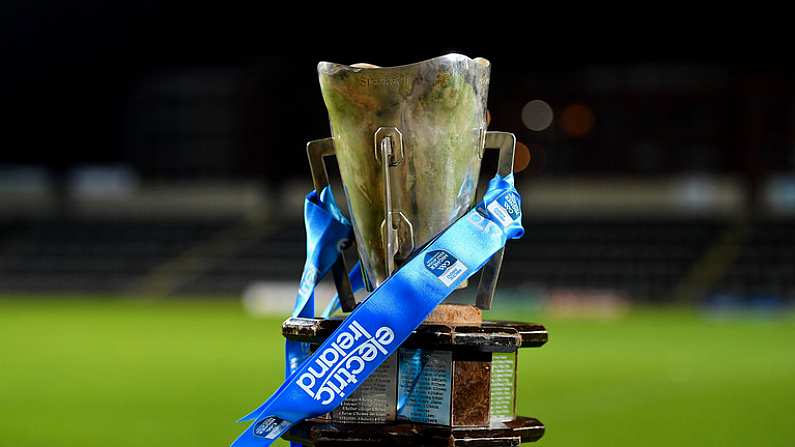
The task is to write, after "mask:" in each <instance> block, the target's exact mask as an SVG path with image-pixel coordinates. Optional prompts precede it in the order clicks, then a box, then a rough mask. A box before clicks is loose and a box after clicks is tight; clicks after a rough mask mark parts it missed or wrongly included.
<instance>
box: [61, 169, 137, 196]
mask: <svg viewBox="0 0 795 447" xmlns="http://www.w3.org/2000/svg"><path fill="white" fill-rule="evenodd" d="M69 186H70V189H71V191H72V192H73V193H74V194H75V195H76V196H78V197H82V198H94V199H98V198H105V199H109V198H125V197H128V196H130V195H131V194H132V193H133V192H134V191H135V189H136V188H137V187H138V177H137V176H136V174H135V173H134V172H133V171H132V169H130V168H129V167H127V166H81V167H78V168H75V169H74V170H72V172H71V173H70V175H69Z"/></svg>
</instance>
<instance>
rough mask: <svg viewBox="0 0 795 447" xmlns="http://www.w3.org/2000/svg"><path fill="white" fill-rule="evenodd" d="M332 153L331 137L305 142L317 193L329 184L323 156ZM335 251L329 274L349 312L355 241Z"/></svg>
mask: <svg viewBox="0 0 795 447" xmlns="http://www.w3.org/2000/svg"><path fill="white" fill-rule="evenodd" d="M334 154H335V150H334V139H333V138H323V139H322V140H313V141H310V142H308V143H307V144H306V155H307V156H308V157H309V168H310V170H311V171H312V183H313V184H314V186H315V191H317V193H318V194H319V193H320V191H322V190H323V188H325V187H326V186H328V185H329V180H328V171H326V162H325V160H324V157H328V156H330V155H334ZM337 251H339V256H338V257H337V261H336V262H335V263H334V265H333V266H332V268H331V274H332V276H333V277H334V285H335V286H336V288H337V294H338V295H339V298H340V306H341V307H342V310H343V311H345V312H350V311H352V310H353V308H354V307H356V298H355V297H354V295H353V287H351V281H350V279H349V278H348V272H350V271H351V269H353V264H355V262H356V261H355V259H354V257H353V256H352V255H351V253H352V252H355V251H356V244H355V241H345V242H343V243H342V244H340V246H339V247H337Z"/></svg>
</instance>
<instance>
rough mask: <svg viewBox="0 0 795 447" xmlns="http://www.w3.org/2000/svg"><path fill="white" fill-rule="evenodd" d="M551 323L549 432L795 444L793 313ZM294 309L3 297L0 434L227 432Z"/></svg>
mask: <svg viewBox="0 0 795 447" xmlns="http://www.w3.org/2000/svg"><path fill="white" fill-rule="evenodd" d="M501 316H503V317H504V316H508V317H510V318H512V319H519V320H528V321H539V322H543V323H545V324H546V325H547V327H548V328H549V330H550V334H551V336H550V342H549V343H548V344H547V345H546V346H545V347H543V348H540V349H528V350H523V351H522V352H521V354H520V357H519V368H520V371H519V379H520V383H519V405H518V410H519V413H520V414H523V415H528V416H535V417H537V418H539V419H541V420H542V421H543V422H544V423H545V424H546V425H547V433H546V436H545V437H544V438H543V439H542V440H541V441H540V443H539V444H538V445H549V446H585V445H603V446H624V445H626V446H630V445H632V446H639V445H642V446H670V445H693V446H726V445H738V446H739V445H759V446H762V445H764V446H772V445H781V446H783V445H792V444H793V442H795V441H794V440H795V423H794V422H793V421H792V417H793V415H794V414H795V318H793V317H792V316H791V315H784V316H781V315H780V316H776V317H774V318H762V317H758V316H756V317H755V316H745V317H743V316H734V317H731V318H723V319H710V318H704V317H703V316H701V315H700V314H699V313H697V312H695V311H685V310H676V309H674V310H671V309H668V310H665V309H662V310H661V309H657V310H653V309H646V310H638V311H633V312H632V313H630V314H628V315H627V316H625V317H623V318H620V319H616V320H608V321H604V320H588V319H560V318H553V317H551V316H549V315H544V314H543V313H542V314H534V313H531V312H529V311H528V312H524V313H522V312H514V313H512V314H510V315H501ZM280 323H281V319H280V318H269V319H257V318H254V317H250V316H248V315H246V314H245V313H244V312H243V310H242V306H241V305H240V303H239V302H238V301H221V302H218V301H201V300H190V301H189V300H138V301H135V300H122V299H99V298H95V299H76V298H71V299H58V300H55V299H42V298H36V297H29V298H27V299H20V298H19V297H17V298H11V297H10V298H8V299H0V446H3V447H5V446H8V447H28V446H36V447H38V446H42V447H44V446H47V447H57V446H81V447H89V446H102V447H109V446H113V447H124V446H147V447H158V446H225V445H228V444H229V442H230V441H231V440H232V439H233V438H234V437H235V436H236V435H237V434H238V433H239V431H240V430H242V429H243V428H244V426H243V425H240V424H237V423H235V421H236V419H237V418H239V417H240V416H241V415H243V414H244V413H246V412H247V411H248V410H250V409H251V408H253V407H255V406H256V405H257V404H259V403H260V402H261V401H262V400H263V399H264V398H266V397H267V396H268V395H269V394H270V393H271V392H272V391H273V390H274V389H275V388H276V387H277V385H278V384H279V383H280V382H281V379H282V368H283V364H282V362H283V360H282V356H283V354H282V352H283V341H282V339H281V337H280V335H279V326H280Z"/></svg>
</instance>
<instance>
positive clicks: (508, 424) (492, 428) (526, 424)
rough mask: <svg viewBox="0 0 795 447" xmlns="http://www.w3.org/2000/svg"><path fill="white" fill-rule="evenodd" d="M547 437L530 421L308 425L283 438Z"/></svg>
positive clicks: (367, 442)
mask: <svg viewBox="0 0 795 447" xmlns="http://www.w3.org/2000/svg"><path fill="white" fill-rule="evenodd" d="M543 435H544V424H542V423H541V422H540V421H539V420H537V419H533V418H528V417H516V418H514V419H511V420H509V421H504V422H493V423H491V424H490V425H488V426H475V427H448V426H442V425H429V424H418V423H412V422H401V421H398V422H392V423H386V424H344V423H334V422H326V421H305V422H302V423H301V424H299V425H297V426H296V427H295V428H293V429H292V430H290V432H289V433H288V434H286V435H285V436H284V438H285V439H287V440H289V441H296V442H300V443H302V444H304V445H308V446H313V447H327V446H328V447H332V446H346V447H351V446H371V445H382V446H383V445H387V446H404V445H405V446H412V447H416V446H440V447H441V446H445V447H455V446H468V447H469V446H472V447H501V446H518V445H519V444H522V443H525V442H534V441H537V440H539V439H541V437H542V436H543Z"/></svg>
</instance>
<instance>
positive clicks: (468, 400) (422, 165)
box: [282, 54, 547, 446]
mask: <svg viewBox="0 0 795 447" xmlns="http://www.w3.org/2000/svg"><path fill="white" fill-rule="evenodd" d="M490 70H491V64H490V63H489V62H488V61H487V60H486V59H482V58H476V59H470V58H469V57H466V56H463V55H460V54H449V55H445V56H441V57H437V58H434V59H429V60H426V61H423V62H419V63H416V64H410V65H403V66H398V67H389V68H382V67H377V66H374V65H369V64H355V65H341V64H334V63H328V62H321V63H320V64H319V65H318V75H319V79H320V88H321V92H322V95H323V99H324V101H325V104H326V107H327V109H328V115H329V122H330V125H331V134H332V137H331V138H325V139H321V140H315V141H311V142H309V143H308V145H307V154H308V156H309V162H310V168H311V170H312V178H313V183H314V187H315V190H316V191H318V192H319V191H321V190H322V189H323V188H324V187H326V186H327V185H328V184H329V180H328V174H327V172H326V166H325V161H324V158H325V157H327V156H330V155H336V158H337V163H338V165H339V172H340V176H341V179H342V185H343V188H344V192H345V197H346V199H347V203H348V212H349V214H350V218H351V222H352V225H353V230H354V238H355V241H352V244H350V245H349V246H347V247H340V250H341V252H342V256H341V257H340V259H341V262H338V263H337V264H335V265H334V267H333V270H332V272H333V276H334V280H335V283H336V286H337V290H338V293H339V298H340V304H341V307H342V309H343V311H351V310H353V308H354V307H355V306H356V302H355V298H354V295H353V290H352V288H351V283H350V281H349V276H348V275H349V272H350V270H351V269H352V266H353V263H354V262H355V260H354V259H353V258H355V257H358V259H359V261H360V262H361V266H362V272H363V276H364V278H363V279H364V284H365V286H366V288H367V289H368V290H370V291H372V290H374V289H375V288H377V287H378V286H380V285H381V284H382V283H383V282H384V281H385V280H386V279H387V278H388V277H389V276H390V275H391V274H392V273H393V272H394V271H396V270H397V269H399V268H400V267H401V265H402V264H403V263H404V262H405V261H406V260H408V259H409V258H410V257H411V256H412V255H413V254H414V253H416V252H417V251H419V250H420V249H422V248H423V247H424V246H425V245H426V244H427V243H429V242H430V241H432V240H433V239H434V238H435V237H436V236H438V235H439V234H440V233H441V232H443V231H444V230H445V229H446V228H447V227H448V226H450V225H451V224H452V223H453V222H455V221H456V220H457V219H459V218H460V217H461V216H463V215H464V214H466V213H467V212H468V211H469V210H470V209H471V208H472V206H473V205H474V204H475V201H476V199H477V192H478V191H477V190H478V181H479V177H480V168H481V160H482V158H483V156H484V151H485V150H486V149H498V150H499V159H498V162H497V165H498V174H499V175H501V176H507V175H509V174H511V173H512V171H513V155H514V148H515V143H516V140H515V138H514V136H513V134H510V133H505V132H493V131H488V130H487V122H486V114H487V111H486V101H487V96H488V86H489V76H490ZM353 247H355V248H356V249H355V250H352V249H353ZM352 253H355V254H352ZM502 257H503V250H500V251H498V252H497V253H496V254H495V255H493V256H492V257H491V258H490V260H489V261H488V262H487V263H486V264H485V266H484V267H483V268H482V270H481V276H480V283H479V285H478V291H477V295H476V299H475V300H476V305H477V306H448V308H453V310H450V311H447V312H439V313H438V314H437V311H434V313H432V314H431V315H430V316H429V317H428V318H426V320H425V323H423V325H421V326H420V327H419V328H417V330H415V331H414V332H413V334H412V336H411V337H409V339H408V340H407V341H406V342H405V343H404V344H403V345H401V348H400V349H399V350H398V351H396V352H395V353H394V355H392V356H391V357H390V358H389V359H388V360H386V361H385V362H384V363H383V364H382V365H381V366H380V367H379V368H378V370H376V372H375V373H374V374H372V375H371V376H370V377H369V378H367V380H365V381H364V383H362V384H361V386H360V387H359V388H358V389H357V390H356V391H354V392H353V393H352V394H351V395H350V396H348V397H346V400H345V401H343V403H342V404H341V405H340V406H339V407H337V408H336V409H335V410H333V411H332V412H331V413H329V414H326V415H325V416H322V417H319V418H315V419H311V420H307V421H305V422H304V423H302V424H299V425H298V426H296V427H295V428H294V429H293V430H291V432H290V433H289V434H288V435H287V437H288V439H292V440H296V441H300V442H302V443H306V444H308V445H315V446H320V445H341V444H347V445H350V444H359V445H373V444H375V443H384V442H386V443H387V444H389V445H393V444H412V445H468V446H477V445H484V446H485V445H489V446H494V445H518V444H519V443H521V442H529V441H534V440H537V439H539V438H540V437H541V436H542V435H543V433H544V426H543V424H542V423H541V422H539V421H538V420H536V419H533V418H523V417H519V416H517V415H516V414H515V404H516V402H515V400H516V363H517V351H518V349H519V348H526V347H539V346H542V345H543V344H544V343H546V341H547V332H546V329H545V328H544V327H543V326H541V325H538V324H531V323H513V322H488V321H482V318H481V314H480V309H488V308H490V307H491V301H492V298H493V295H494V290H495V287H496V282H497V279H498V276H499V270H500V266H501V264H502ZM465 286H466V285H465V284H464V285H463V286H462V287H465ZM444 306H445V305H440V306H438V307H437V310H438V309H440V308H442V307H444ZM462 309H463V310H462ZM466 309H472V310H474V311H475V312H474V313H473V312H469V311H467V310H466ZM340 321H341V320H340V319H336V318H330V319H320V318H291V319H289V320H287V321H286V322H285V323H284V325H283V327H282V333H283V335H284V336H285V337H287V338H288V339H291V340H295V341H302V342H305V343H309V344H310V346H312V347H317V346H318V345H319V344H320V343H322V342H323V340H325V339H326V338H327V337H328V336H329V335H330V334H331V333H332V332H333V331H334V329H336V328H337V327H338V326H339V324H340Z"/></svg>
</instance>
